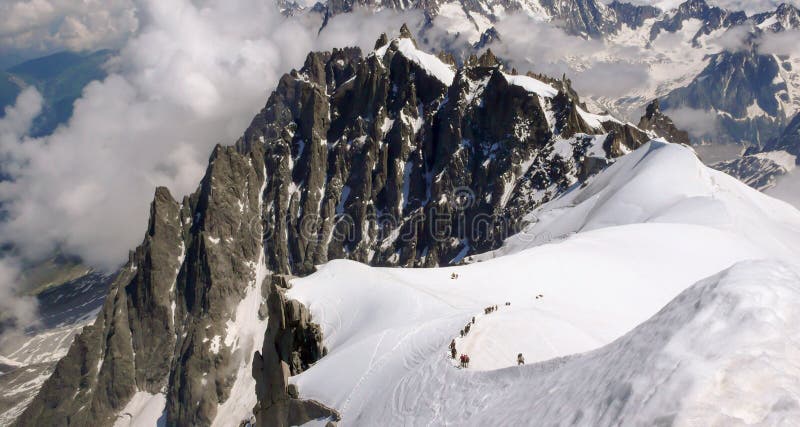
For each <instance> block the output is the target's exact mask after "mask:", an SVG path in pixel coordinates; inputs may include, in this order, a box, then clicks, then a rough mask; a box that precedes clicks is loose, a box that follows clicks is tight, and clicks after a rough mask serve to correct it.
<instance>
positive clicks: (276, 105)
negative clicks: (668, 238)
mask: <svg viewBox="0 0 800 427" xmlns="http://www.w3.org/2000/svg"><path fill="white" fill-rule="evenodd" d="M406 36H408V34H406ZM415 46H416V44H415V42H414V41H413V39H410V38H408V37H403V38H399V39H394V40H389V39H388V38H387V37H382V38H381V39H379V41H378V42H377V43H376V51H375V52H373V53H370V54H369V55H367V56H363V55H362V54H361V52H360V51H359V50H358V49H354V48H347V49H336V50H333V51H332V52H315V53H311V54H309V55H308V57H307V59H306V62H305V64H304V66H303V67H302V68H301V69H300V70H297V71H292V72H291V73H289V74H286V75H284V76H283V77H282V78H281V80H280V82H279V84H278V87H277V88H276V90H275V91H274V92H273V93H272V94H271V95H270V97H269V99H268V101H267V104H266V105H265V107H264V108H263V109H262V110H261V111H260V112H259V113H258V114H257V115H256V116H255V117H254V119H253V121H252V123H251V125H250V126H249V127H248V129H247V130H246V131H245V132H244V135H243V136H242V137H241V138H240V139H239V140H238V141H237V142H236V143H235V144H234V145H233V146H230V147H221V146H218V147H216V148H215V149H214V151H213V153H212V155H211V157H210V159H209V165H208V168H207V170H206V173H205V176H204V177H203V179H202V181H201V183H200V185H199V187H198V189H197V190H196V191H195V192H194V193H193V194H192V195H190V196H188V197H185V198H183V199H182V200H181V201H177V200H175V199H174V198H173V197H172V196H171V195H170V193H169V192H168V191H167V190H166V189H164V188H159V189H158V190H156V193H155V197H154V200H153V203H152V208H151V212H150V222H149V224H148V229H147V232H146V235H145V238H144V240H143V242H142V244H141V245H140V246H139V247H138V248H137V249H136V250H135V251H133V252H131V254H130V258H129V260H128V262H127V263H126V264H125V265H124V266H123V267H122V268H121V270H120V271H119V273H118V275H117V277H116V280H115V281H114V283H113V284H112V286H111V289H110V291H109V294H108V297H107V299H106V301H105V304H104V306H103V308H102V310H101V311H100V313H99V315H98V318H97V320H96V322H95V323H94V324H93V325H92V326H89V327H87V328H85V329H84V331H83V332H82V333H81V334H80V335H79V336H78V337H77V338H76V339H75V341H74V343H73V344H72V346H71V348H70V350H69V352H68V354H67V356H66V357H64V359H62V360H61V361H60V362H59V363H58V365H57V366H56V368H55V371H54V373H53V374H52V376H51V377H50V378H49V379H48V380H47V381H46V383H45V384H44V386H43V387H42V389H41V391H40V392H39V394H38V396H37V397H36V398H35V399H34V400H33V402H32V403H31V404H30V406H29V407H28V408H27V410H26V411H25V413H24V414H23V415H22V416H21V417H20V418H19V419H18V420H17V424H18V425H22V426H28V425H31V426H36V425H112V424H113V422H114V420H115V419H116V418H117V416H118V414H120V412H121V411H123V409H124V408H125V406H126V405H127V404H128V403H129V401H130V400H131V398H132V397H133V396H134V395H135V394H137V393H140V392H146V393H149V394H150V395H159V394H160V395H163V397H164V399H165V400H166V405H165V408H164V414H163V417H164V418H163V419H164V420H165V421H166V423H167V425H199V426H202V425H211V424H212V423H214V421H215V420H220V418H219V417H218V415H220V416H224V417H227V418H226V419H227V420H230V419H231V418H232V417H233V418H236V417H238V418H236V419H235V420H234V421H235V422H236V423H238V422H241V421H247V420H248V419H249V418H250V417H251V415H252V414H251V412H250V409H249V408H252V407H253V406H255V412H254V413H255V414H256V417H257V418H258V419H259V420H260V422H261V424H262V425H284V424H295V423H299V422H301V421H303V420H308V419H316V418H320V417H323V418H330V420H331V422H335V421H336V420H337V419H338V415H337V414H336V412H335V410H333V409H331V408H326V407H325V406H324V405H322V404H320V403H318V402H313V401H308V400H303V399H302V390H299V391H298V390H296V388H291V387H289V384H288V377H289V376H290V375H295V374H297V373H299V372H302V371H303V370H305V369H307V368H308V367H309V366H311V365H312V364H314V363H315V362H316V361H317V360H318V359H319V358H320V357H322V356H324V355H325V353H326V349H325V348H324V347H323V345H322V330H321V328H320V327H319V326H318V325H316V324H314V323H313V322H312V320H311V319H310V316H309V312H308V310H307V309H306V308H305V307H303V306H302V305H300V304H298V303H297V302H296V301H287V300H286V299H285V298H284V297H283V294H282V290H283V289H285V288H288V287H289V286H290V282H289V280H290V278H291V275H303V274H308V273H310V272H312V271H313V270H314V266H315V265H318V264H321V263H324V262H326V261H327V260H329V259H334V258H349V259H354V260H358V261H361V262H365V263H369V264H372V265H389V266H407V267H413V266H434V265H445V264H451V263H457V262H459V261H460V260H461V259H462V258H464V257H465V256H467V255H469V254H472V253H477V252H480V251H484V250H489V249H493V248H495V247H497V246H498V245H499V244H500V243H501V242H502V241H503V239H504V238H505V237H508V236H510V235H512V234H514V233H515V232H516V231H517V230H519V229H520V228H521V227H522V226H524V220H523V218H524V216H525V214H526V213H527V212H529V211H530V210H531V209H533V208H535V207H537V206H539V205H540V204H542V203H544V202H547V201H548V200H551V199H552V198H553V197H556V196H558V195H559V194H561V193H562V192H563V191H565V190H566V189H568V188H570V187H571V186H573V185H575V184H578V183H579V182H580V180H581V179H587V178H588V177H589V176H590V175H591V174H593V173H595V172H597V171H598V170H599V169H600V168H602V167H604V166H605V165H607V164H609V163H610V162H612V161H613V158H614V157H616V156H618V155H622V154H624V153H626V152H628V151H630V150H632V149H635V148H637V147H638V146H639V145H641V144H643V143H644V142H646V141H647V140H648V139H649V138H651V137H653V136H655V134H653V133H652V132H650V131H646V130H642V129H639V128H638V127H636V126H634V125H631V124H628V123H622V122H619V121H617V120H614V119H613V118H611V117H610V116H604V115H594V114H589V113H588V112H586V109H585V106H584V105H583V104H581V103H580V100H579V98H578V96H577V94H576V93H575V92H574V91H573V90H572V89H571V87H570V82H569V80H567V79H563V78H562V79H552V78H548V77H545V76H536V75H529V76H520V75H514V73H506V72H504V71H503V69H502V66H501V65H500V61H498V60H497V58H495V57H494V55H492V54H491V53H487V54H485V55H483V56H482V57H479V58H477V57H476V58H471V59H470V60H468V61H467V65H466V66H464V67H462V68H460V69H456V68H455V67H454V66H453V65H452V61H450V59H448V58H445V59H446V61H445V62H442V60H440V59H438V58H437V57H435V56H433V55H428V54H427V53H425V52H421V51H419V50H417V48H416V47H415ZM265 330H266V333H265V332H264V331H265ZM257 351H259V352H258V354H256V352H257ZM254 354H256V355H255V357H254ZM254 379H255V383H254V384H252V382H253V380H254ZM65 396H69V397H70V398H65ZM232 402H233V403H232ZM236 402H252V405H251V406H249V407H247V408H245V410H244V412H241V410H237V409H235V408H236ZM241 406H242V405H239V408H241ZM221 411H222V412H221ZM236 411H239V412H236ZM240 412H241V413H240ZM264 423H266V424H264Z"/></svg>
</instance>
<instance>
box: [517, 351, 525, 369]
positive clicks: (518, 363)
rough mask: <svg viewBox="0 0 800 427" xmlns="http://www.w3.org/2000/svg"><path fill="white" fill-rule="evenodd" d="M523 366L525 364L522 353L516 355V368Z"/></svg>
mask: <svg viewBox="0 0 800 427" xmlns="http://www.w3.org/2000/svg"><path fill="white" fill-rule="evenodd" d="M524 364H525V358H524V357H522V353H520V354H518V355H517V366H519V365H524Z"/></svg>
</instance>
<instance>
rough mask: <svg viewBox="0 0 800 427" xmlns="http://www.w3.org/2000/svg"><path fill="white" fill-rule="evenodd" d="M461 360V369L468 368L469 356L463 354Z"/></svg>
mask: <svg viewBox="0 0 800 427" xmlns="http://www.w3.org/2000/svg"><path fill="white" fill-rule="evenodd" d="M459 359H461V367H462V368H466V367H467V355H466V354H462V355H461V357H459Z"/></svg>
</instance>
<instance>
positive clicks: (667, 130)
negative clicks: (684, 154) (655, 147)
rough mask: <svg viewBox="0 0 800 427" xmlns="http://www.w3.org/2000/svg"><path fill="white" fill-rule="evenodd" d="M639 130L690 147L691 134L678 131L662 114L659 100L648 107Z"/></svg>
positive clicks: (640, 121) (670, 120) (640, 122)
mask: <svg viewBox="0 0 800 427" xmlns="http://www.w3.org/2000/svg"><path fill="white" fill-rule="evenodd" d="M638 128H639V129H642V130H646V131H651V132H653V133H655V134H656V135H658V136H660V137H662V138H664V139H666V140H667V141H669V142H673V143H676V144H686V145H689V144H690V143H691V141H690V140H689V133H688V132H686V131H683V130H680V129H678V127H677V126H675V123H674V122H673V121H672V119H670V118H669V117H668V116H667V115H666V114H664V113H662V112H661V106H660V105H659V102H658V100H657V99H656V100H653V102H651V103H650V104H648V105H647V108H646V109H645V114H644V116H642V118H641V119H640V120H639V125H638Z"/></svg>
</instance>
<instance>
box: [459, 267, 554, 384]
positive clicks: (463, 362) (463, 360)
mask: <svg viewBox="0 0 800 427" xmlns="http://www.w3.org/2000/svg"><path fill="white" fill-rule="evenodd" d="M453 274H455V273H453ZM456 277H458V276H456ZM540 297H543V295H537V296H536V299H539V298H540ZM510 305H511V303H510V302H508V301H506V303H505V306H506V307H508V306H510ZM495 311H497V305H490V306H489V307H486V308H484V309H483V314H485V315H488V314H491V313H493V312H495ZM474 324H475V316H472V320H471V321H470V322H469V323H467V325H466V326H464V329H461V331H460V333H461V338H464V336H466V335H467V334H469V331H470V327H471V326H472V325H474ZM456 354H458V350H457V349H456V339H455V338H453V339H452V340H451V341H450V358H451V359H453V360H455V358H456ZM459 361H460V366H461V367H462V368H469V355H468V354H466V353H462V354H461V356H459ZM524 364H525V358H524V357H523V356H522V353H519V354H517V366H519V365H524Z"/></svg>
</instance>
